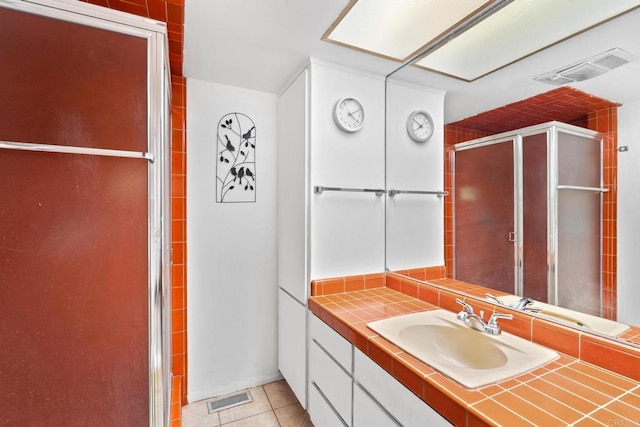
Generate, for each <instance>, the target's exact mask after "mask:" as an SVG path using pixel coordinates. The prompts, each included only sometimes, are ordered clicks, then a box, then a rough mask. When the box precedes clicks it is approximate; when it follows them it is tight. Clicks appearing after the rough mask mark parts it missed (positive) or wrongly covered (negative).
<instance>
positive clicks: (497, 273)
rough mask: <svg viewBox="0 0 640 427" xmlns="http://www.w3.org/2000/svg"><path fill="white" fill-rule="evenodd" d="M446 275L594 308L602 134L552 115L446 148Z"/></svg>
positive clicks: (597, 285) (598, 292) (597, 281)
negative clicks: (450, 229)
mask: <svg viewBox="0 0 640 427" xmlns="http://www.w3.org/2000/svg"><path fill="white" fill-rule="evenodd" d="M453 170H454V191H455V195H454V250H455V265H454V277H455V278H456V279H458V280H463V281H467V282H471V283H475V284H479V285H483V286H486V287H489V288H492V289H497V290H500V291H504V292H508V293H513V294H516V295H523V296H527V297H531V298H534V299H536V300H539V301H543V302H548V303H551V304H556V305H559V306H562V307H566V308H570V309H574V310H578V311H581V312H584V313H590V314H595V315H600V311H601V256H600V254H601V236H602V233H601V227H602V193H603V192H604V191H606V190H605V189H603V188H602V173H601V171H602V136H601V135H600V134H598V133H596V132H593V131H590V130H588V129H583V128H580V127H576V126H572V125H567V124H563V123H559V122H550V123H545V124H542V125H537V126H532V127H528V128H524V129H519V130H515V131H511V132H506V133H502V134H499V135H494V136H489V137H484V138H479V139H476V140H473V141H468V142H464V143H460V144H456V146H455V147H454V168H453Z"/></svg>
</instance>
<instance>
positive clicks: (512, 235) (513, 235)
mask: <svg viewBox="0 0 640 427" xmlns="http://www.w3.org/2000/svg"><path fill="white" fill-rule="evenodd" d="M507 237H508V239H509V241H510V242H515V241H516V232H515V231H510V232H509V233H508V234H507Z"/></svg>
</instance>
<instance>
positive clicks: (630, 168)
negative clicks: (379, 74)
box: [385, 8, 640, 346]
mask: <svg viewBox="0 0 640 427" xmlns="http://www.w3.org/2000/svg"><path fill="white" fill-rule="evenodd" d="M639 39H640V9H637V8H636V9H634V10H632V11H631V12H627V13H625V14H623V15H620V16H617V17H616V18H614V19H611V20H609V21H607V22H605V23H603V24H600V25H598V26H595V27H593V28H590V29H589V30H588V31H584V32H582V33H580V34H578V35H576V36H573V37H571V38H569V39H566V40H564V41H562V42H559V43H557V44H555V45H553V46H551V47H548V48H546V49H543V50H541V51H539V52H537V53H535V54H533V55H530V56H528V57H526V58H524V59H521V60H519V61H517V62H515V63H512V64H510V65H508V66H506V67H504V68H502V69H499V70H498V71H494V72H492V73H490V74H487V75H485V76H484V77H481V78H478V79H476V80H473V81H465V80H461V79H456V78H453V77H450V76H447V75H444V74H440V73H436V72H433V71H429V70H427V69H425V68H423V67H418V66H415V65H412V64H410V63H406V64H403V66H402V67H400V68H399V69H398V70H396V71H395V72H394V73H392V74H391V75H389V76H388V78H387V88H386V103H387V105H386V121H387V123H386V129H387V130H386V132H387V134H386V153H387V159H386V167H387V182H386V184H387V190H395V191H391V192H390V194H389V195H388V196H387V218H386V256H385V260H386V268H387V270H389V271H391V272H400V273H401V274H407V273H406V272H407V271H408V270H411V269H419V268H423V267H429V266H437V265H443V264H446V266H447V270H448V275H449V277H450V278H456V277H455V272H456V269H455V268H454V266H455V265H456V262H458V263H460V262H464V261H467V260H468V258H469V257H472V258H473V257H474V253H473V251H471V253H466V254H464V253H459V252H458V251H457V250H456V249H459V248H456V246H455V243H456V241H455V237H454V236H455V235H456V221H455V220H454V215H455V212H456V207H455V205H454V201H455V200H456V198H455V195H454V190H455V186H454V184H453V177H454V171H455V169H456V168H458V171H461V170H462V169H460V168H469V167H471V166H472V165H475V166H476V167H479V168H480V170H481V172H480V173H481V176H485V177H486V178H487V182H488V185H489V186H491V185H493V184H495V183H496V182H501V183H505V177H500V176H499V174H500V173H506V175H505V176H507V177H508V176H511V177H513V176H514V172H513V167H514V164H515V167H518V166H517V164H516V163H511V165H510V168H511V169H505V170H503V171H500V170H498V169H497V168H496V167H495V165H493V164H492V163H491V162H490V161H487V162H485V163H481V161H480V160H478V158H475V159H465V161H462V157H461V161H459V162H457V163H456V164H455V166H454V157H455V156H456V155H457V153H458V152H457V151H456V150H455V148H454V147H455V144H459V143H463V142H465V141H471V140H476V139H479V138H484V139H481V140H479V144H480V146H482V144H483V143H484V145H485V146H490V147H491V148H494V149H495V148H497V147H498V145H497V144H495V145H494V144H490V143H489V142H491V140H492V135H496V134H502V133H504V132H507V133H508V132H509V131H514V130H517V129H521V128H526V127H528V126H531V125H537V124H540V123H543V122H548V121H552V120H557V121H559V122H563V123H569V124H570V125H572V126H577V127H578V128H585V129H591V130H594V131H597V132H598V133H595V132H591V133H590V132H586V134H585V135H586V136H585V137H587V138H591V137H593V139H594V140H598V138H602V139H603V149H602V152H601V153H596V154H597V156H596V157H597V160H596V161H591V165H592V166H593V165H594V164H599V166H595V169H598V170H597V172H598V173H600V174H601V176H602V180H601V183H600V184H601V185H595V184H594V185H593V187H594V188H606V189H607V190H608V191H607V192H606V193H603V194H600V193H597V194H596V195H595V196H588V197H587V198H588V200H582V201H581V200H579V199H580V197H578V198H568V199H567V200H571V201H568V202H564V201H563V202H561V203H560V202H559V203H558V204H562V206H561V208H563V207H567V206H568V207H569V210H568V212H569V213H570V215H573V216H574V217H575V218H576V221H575V222H572V221H569V223H570V225H571V224H577V223H578V222H579V220H580V218H582V216H584V215H586V213H585V212H586V208H585V207H586V206H594V200H596V202H595V205H598V204H599V203H600V202H601V201H602V207H601V209H602V210H601V217H602V221H601V222H600V223H599V224H598V227H599V228H598V230H597V236H596V241H597V243H596V244H597V245H598V246H599V249H598V250H599V253H597V254H596V256H595V260H596V261H594V262H596V263H599V264H600V265H599V270H598V271H597V272H596V274H597V275H598V276H599V277H600V279H601V283H600V284H599V285H600V288H599V289H596V291H595V292H596V293H597V294H598V295H597V296H598V298H597V299H598V301H599V304H600V306H599V307H597V309H592V308H589V309H586V308H585V309H583V310H582V312H583V313H584V314H587V315H588V316H590V317H582V316H581V315H580V313H579V310H580V308H579V305H573V306H572V304H571V303H567V302H562V301H558V300H557V299H556V300H554V299H553V298H549V299H548V300H547V299H545V297H541V296H540V295H534V294H533V293H534V291H533V290H529V291H528V290H527V289H526V288H523V286H522V285H520V286H517V285H515V286H514V287H513V288H512V289H514V292H513V294H514V295H515V296H514V297H508V296H507V297H501V298H499V301H495V300H494V302H495V303H497V304H506V305H512V304H515V303H517V302H518V301H520V300H521V297H522V296H525V297H532V298H533V299H534V300H535V301H534V303H530V307H526V308H528V310H527V311H528V312H530V313H532V315H543V314H546V315H547V316H546V317H547V318H548V319H550V320H554V321H559V322H563V323H564V324H568V325H571V326H575V327H577V328H581V329H582V330H584V331H590V332H593V333H595V334H598V335H602V336H609V337H611V338H612V339H617V340H624V341H625V342H631V344H633V345H638V346H640V335H638V334H637V333H635V332H633V329H632V330H629V331H628V330H627V328H626V327H623V328H622V329H619V328H618V329H616V328H613V329H607V327H606V326H605V327H602V328H600V327H599V326H597V327H596V326H590V325H588V324H587V323H588V322H590V323H592V324H593V325H595V324H596V323H597V322H598V320H597V319H596V318H600V319H604V321H605V322H604V323H606V321H607V320H613V321H617V322H611V323H612V324H613V323H617V324H622V325H629V326H633V327H640V310H637V309H634V307H633V302H634V301H636V302H637V301H640V286H638V285H637V283H636V280H637V277H638V274H640V271H636V269H637V268H639V267H636V266H635V264H638V263H637V261H635V260H634V251H635V250H637V247H638V245H639V244H640V243H639V240H638V239H640V230H638V228H639V227H638V226H637V225H636V224H635V221H634V218H635V215H636V214H635V213H634V212H637V211H638V208H640V200H639V197H638V196H637V195H636V194H635V193H636V192H637V190H636V189H637V188H638V185H640V172H638V170H637V169H638V168H637V165H638V164H640V154H636V153H635V152H636V151H640V147H639V146H638V144H637V143H636V144H635V145H634V141H637V140H638V137H637V135H638V134H639V133H640V121H639V120H638V117H640V80H639V79H637V76H638V75H639V73H640V59H638V58H639V57H640V47H638V44H637V40H639ZM614 49H619V50H614ZM607 52H608V53H614V54H615V53H616V52H623V53H622V54H620V55H618V57H623V56H624V58H623V60H624V61H627V60H629V61H630V62H628V63H626V64H624V66H620V67H619V68H616V69H613V70H611V71H609V72H607V73H605V74H602V75H597V74H598V73H599V72H600V71H598V70H595V69H588V68H589V65H588V64H587V65H584V66H580V67H574V68H571V70H573V71H574V72H575V74H574V75H573V76H572V77H573V78H581V76H582V77H585V76H587V77H591V73H593V75H594V76H595V77H593V78H589V79H588V80H585V81H580V82H573V83H568V84H567V83H566V82H569V80H566V81H565V80H562V79H563V78H564V77H563V75H561V74H562V73H556V75H551V77H549V78H548V79H547V80H548V81H549V80H550V81H551V83H549V82H548V81H540V79H539V80H536V79H535V78H536V77H538V76H541V75H544V74H545V73H548V72H551V71H554V70H561V69H563V67H564V68H567V67H568V66H573V65H576V64H578V63H579V62H580V61H581V60H583V59H589V58H591V59H593V58H596V59H595V60H600V58H603V56H599V55H600V54H603V53H607ZM627 54H630V55H627ZM605 56H606V55H605ZM614 56H615V55H614ZM416 58H417V59H418V60H420V56H419V55H418V56H417V57H416ZM609 59H610V60H614V59H613V58H609ZM595 60H594V61H595ZM621 61H622V60H621ZM414 62H415V59H414ZM472 65H473V64H469V67H471V66H472ZM463 66H464V64H463ZM548 76H549V75H547V77H548ZM554 79H555V80H562V81H564V82H565V84H564V85H557V83H560V81H555V82H554ZM542 80H544V79H542ZM553 83H556V85H554V84H553ZM594 100H595V101H594ZM601 101H603V102H601ZM599 102H600V103H599ZM421 111H425V112H427V113H428V114H429V116H430V119H431V121H432V122H431V123H430V122H428V121H425V120H424V119H423V118H422V117H421V116H419V117H418V119H417V121H415V127H416V128H419V130H422V128H423V127H424V126H430V125H433V128H434V133H433V135H432V136H431V138H430V139H428V140H427V141H420V140H419V138H417V139H418V140H412V139H411V138H409V137H408V136H409V133H410V129H409V127H410V126H411V124H410V123H408V120H413V119H412V118H410V117H411V114H412V113H414V112H421ZM560 128H561V129H560V130H559V132H560V133H562V132H565V133H569V134H571V135H573V134H574V133H575V132H573V128H571V127H568V128H564V127H563V125H561V126H560ZM567 129H568V130H567ZM545 132H546V130H545ZM534 133H535V132H534ZM539 133H542V132H539ZM514 134H515V133H514ZM545 135H548V133H545ZM526 136H527V135H524V137H526ZM529 136H531V135H529ZM556 136H557V135H556ZM501 137H502V138H503V139H507V140H509V137H508V136H507V137H505V136H504V135H502V136H501ZM522 137H523V136H522V135H521V136H520V137H517V136H514V137H513V138H522ZM554 138H556V137H554ZM498 139H499V138H498ZM488 141H489V142H488ZM494 142H495V141H494ZM498 142H500V141H498ZM530 146H531V147H533V144H530ZM458 147H460V145H458ZM463 147H464V146H463ZM511 149H513V148H511ZM515 149H516V150H519V151H522V145H516V146H515ZM469 151H470V150H469ZM486 151H487V159H488V160H491V159H495V156H496V155H497V154H496V153H494V152H489V151H490V150H486ZM459 152H462V151H459ZM509 155H510V156H511V157H509V158H510V159H514V158H515V159H516V160H514V162H516V161H517V158H518V156H522V153H521V152H518V153H516V155H515V156H514V154H513V153H511V154H507V156H509ZM542 155H543V156H544V155H546V156H547V158H546V159H545V162H546V161H547V160H548V158H549V157H551V159H552V160H553V161H555V159H554V158H553V156H555V154H554V155H551V154H548V153H543V154H542ZM636 155H637V156H638V157H635V156H636ZM469 160H470V161H469ZM485 160H486V159H485ZM594 162H595V163H594ZM598 162H600V163H598ZM634 164H635V166H634ZM465 165H466V166H465ZM559 167H561V168H562V171H564V172H570V171H571V170H572V168H578V165H577V162H571V160H569V161H568V162H566V163H562V164H561V165H559ZM583 167H584V168H589V166H583ZM592 169H593V168H592ZM465 170H466V169H465ZM505 171H506V172H505ZM476 173H477V171H476ZM482 174H485V175H482ZM599 176H600V175H599ZM471 179H473V180H477V177H475V178H471ZM474 182H475V181H474ZM492 183H493V184H492ZM556 184H562V183H556ZM507 185H511V186H513V185H514V184H513V183H507ZM520 191H522V189H520ZM441 192H449V193H450V194H447V195H445V193H441ZM462 196H465V195H462ZM475 196H477V195H476V194H467V195H466V196H465V197H471V198H473V197H475ZM493 196H494V199H493V200H490V201H489V203H490V204H497V203H503V204H507V205H510V206H511V208H513V207H514V206H516V208H518V202H517V201H514V200H511V199H509V198H506V197H505V196H504V195H501V194H498V193H497V192H495V193H493ZM458 197H461V194H458ZM589 197H590V198H589ZM463 198H464V197H463ZM580 203H582V205H580V208H576V206H578V204H580ZM520 209H522V206H520ZM476 214H477V217H480V215H482V214H483V212H480V211H478V212H476ZM507 217H509V218H510V219H511V220H512V221H513V218H514V217H515V218H516V219H515V221H516V224H512V225H510V227H512V230H513V231H516V230H520V231H522V224H520V225H518V224H517V222H518V215H515V216H514V215H513V213H512V212H511V213H510V214H509V215H507ZM521 217H522V216H520V218H521ZM543 217H544V218H545V220H546V219H548V218H549V215H547V213H545V214H544V215H543ZM519 227H520V228H519ZM460 231H461V230H460ZM536 233H538V234H540V235H541V236H540V237H542V238H544V239H547V237H548V236H547V234H548V233H545V231H540V232H536ZM472 234H473V233H472ZM506 234H507V233H505V236H504V237H507V238H513V239H516V238H517V237H516V236H515V235H514V236H510V235H509V236H507V235H506ZM529 234H530V235H533V234H535V233H529ZM518 237H519V236H518ZM568 244H569V245H571V244H576V245H577V243H571V240H569V243H568ZM514 247H515V249H516V250H515V255H514V251H513V248H514ZM565 248H566V246H565ZM569 248H570V246H569ZM577 249H583V246H582V244H580V247H578V246H576V250H577ZM487 251H488V250H487ZM518 251H520V252H522V251H523V249H522V245H520V246H518V245H515V246H513V245H512V252H508V253H507V255H506V256H507V257H511V258H510V262H512V263H513V265H514V267H513V268H514V269H516V270H517V268H518V265H520V267H521V268H522V262H523V260H525V262H526V258H525V256H526V255H523V254H522V253H518ZM482 255H486V254H485V253H483V254H482ZM456 256H457V257H458V258H461V257H466V258H465V259H456ZM476 256H478V257H479V254H478V252H476ZM538 261H540V262H538V263H539V264H542V268H543V269H544V270H543V271H542V272H540V273H539V274H541V275H542V276H545V277H546V275H547V274H548V270H549V269H550V268H554V269H555V268H562V265H558V266H553V265H550V263H549V262H547V261H548V260H547V257H546V254H545V257H544V259H542V260H538ZM532 262H533V261H531V262H530V263H529V264H528V265H532ZM559 262H562V261H559ZM583 265H584V270H588V269H589V268H592V267H593V263H589V264H588V265H587V264H583ZM414 278H415V277H414ZM469 281H471V280H469ZM516 283H517V281H516ZM484 285H485V286H486V285H487V284H486V283H484ZM556 285H558V286H563V289H566V290H568V293H567V295H569V299H570V300H571V299H573V300H575V298H573V297H571V295H574V296H575V295H580V294H581V293H583V292H585V291H584V289H583V288H582V286H584V283H582V281H581V280H580V279H574V280H564V281H562V283H561V284H560V283H558V284H556ZM572 287H573V288H572ZM528 292H529V293H532V294H531V295H528V294H527V293H528ZM540 301H542V302H540ZM554 303H557V305H554ZM536 305H537V307H540V308H541V309H542V311H541V312H540V313H539V314H536V313H535V311H536V310H535V309H533V310H532V308H533V307H534V306H536ZM563 306H565V307H563ZM554 307H558V308H554ZM565 308H569V309H570V310H564V309H565ZM584 319H588V322H585V321H584ZM636 332H637V331H636Z"/></svg>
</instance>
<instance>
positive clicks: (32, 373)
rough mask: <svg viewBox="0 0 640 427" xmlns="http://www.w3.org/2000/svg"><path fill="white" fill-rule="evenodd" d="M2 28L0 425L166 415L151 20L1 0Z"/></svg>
mask: <svg viewBox="0 0 640 427" xmlns="http://www.w3.org/2000/svg"><path fill="white" fill-rule="evenodd" d="M0 39H1V40H2V43H0V171H1V172H2V179H0V336H1V337H2V346H0V387H1V388H2V389H3V398H2V399H0V413H1V415H0V425H7V426H44V425H65V426H98V425H112V426H144V425H152V426H165V425H168V420H169V415H170V411H169V408H170V389H171V384H170V381H171V377H170V370H169V368H170V358H169V350H170V342H169V337H170V333H169V323H168V316H169V314H170V300H169V292H168V291H169V288H168V287H169V282H168V277H170V275H169V274H167V273H168V272H169V270H168V269H169V241H170V235H169V219H170V211H169V207H168V204H167V200H168V197H167V196H168V192H167V188H168V185H167V184H168V170H169V169H168V166H167V165H168V163H167V160H168V147H169V144H168V124H169V121H168V117H169V116H168V102H169V98H168V88H169V86H168V78H169V74H168V69H167V60H166V35H165V27H164V24H159V23H155V22H153V21H150V20H146V19H139V18H135V17H130V16H129V15H126V14H122V13H114V12H112V11H108V10H106V9H103V8H99V7H96V6H93V5H87V4H85V3H80V2H69V1H57V0H47V1H39V0H33V1H29V2H27V1H17V0H0Z"/></svg>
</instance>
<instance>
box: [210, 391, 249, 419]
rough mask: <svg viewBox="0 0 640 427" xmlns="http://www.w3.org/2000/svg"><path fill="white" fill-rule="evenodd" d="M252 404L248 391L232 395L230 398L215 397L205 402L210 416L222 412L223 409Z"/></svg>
mask: <svg viewBox="0 0 640 427" xmlns="http://www.w3.org/2000/svg"><path fill="white" fill-rule="evenodd" d="M249 402H253V399H252V398H251V394H250V393H249V392H248V391H243V392H242V393H238V394H233V395H231V396H224V397H217V398H215V399H211V400H208V401H207V410H208V411H209V413H210V414H213V413H214V412H218V411H222V410H223V409H227V408H233V407H234V406H238V405H244V404H245V403H249Z"/></svg>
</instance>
